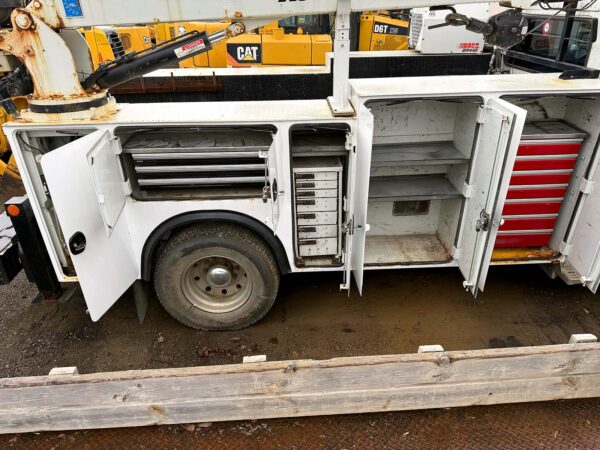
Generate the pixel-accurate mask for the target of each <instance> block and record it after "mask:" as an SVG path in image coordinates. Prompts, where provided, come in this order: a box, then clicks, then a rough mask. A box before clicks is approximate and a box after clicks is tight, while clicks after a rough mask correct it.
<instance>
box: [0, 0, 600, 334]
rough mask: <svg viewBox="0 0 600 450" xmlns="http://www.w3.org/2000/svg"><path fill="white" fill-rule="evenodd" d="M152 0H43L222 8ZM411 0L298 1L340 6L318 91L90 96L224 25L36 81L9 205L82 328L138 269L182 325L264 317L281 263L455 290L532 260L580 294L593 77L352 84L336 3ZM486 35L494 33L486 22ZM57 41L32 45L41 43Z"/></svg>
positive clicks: (589, 270) (205, 11)
mask: <svg viewBox="0 0 600 450" xmlns="http://www.w3.org/2000/svg"><path fill="white" fill-rule="evenodd" d="M48 3H53V2H45V3H44V4H48ZM121 3H122V2H121ZM168 3H169V2H167V1H159V0H155V1H153V2H148V1H146V2H145V8H143V10H137V9H135V8H134V9H135V11H134V10H130V9H129V8H128V7H127V6H124V5H122V4H121V7H120V8H112V7H111V6H115V4H116V0H114V1H113V0H108V1H104V2H102V5H100V6H98V5H97V4H94V5H95V6H94V7H93V8H92V6H91V5H92V3H90V2H84V1H82V2H81V9H80V10H77V11H74V12H73V11H71V15H69V14H67V12H66V11H64V10H63V9H62V5H61V4H57V5H55V6H56V7H57V9H55V11H59V14H61V21H59V22H61V23H63V24H64V26H67V27H69V26H84V25H86V26H88V25H90V26H91V25H98V23H96V22H95V20H101V19H104V18H105V17H107V16H105V15H103V11H110V14H112V16H111V17H112V18H113V21H115V22H118V23H130V22H132V21H134V20H133V19H132V17H134V16H135V17H137V19H135V21H136V22H139V21H144V20H146V19H147V18H150V17H160V18H161V19H162V20H165V21H167V20H168V21H172V22H176V21H178V20H179V21H180V20H183V19H184V16H187V17H188V18H191V17H193V18H195V19H199V20H215V19H217V18H219V17H217V15H218V14H222V11H220V9H219V3H220V2H210V1H207V2H203V4H202V6H198V3H197V2H193V1H191V0H190V1H183V0H180V1H179V2H177V3H178V5H180V7H181V10H180V14H181V16H180V15H178V14H179V13H178V14H175V13H173V12H172V11H174V10H173V9H169V8H167V4H168ZM424 3H425V2H414V1H406V0H405V1H388V0H381V1H372V2H359V1H354V2H349V1H346V0H340V1H339V2H336V1H329V2H327V1H325V2H320V4H321V5H322V8H324V9H326V10H325V11H322V10H319V11H311V12H314V13H321V12H328V11H335V10H336V8H337V19H336V27H337V32H336V42H335V49H336V64H335V67H334V76H335V77H334V89H333V92H334V95H333V96H332V97H330V98H329V99H323V100H299V101H286V102H281V101H262V102H221V103H177V104H170V103H161V104H119V105H117V104H115V102H114V100H111V99H110V98H106V93H105V91H104V90H103V89H105V88H107V87H109V86H111V85H114V84H115V83H118V82H122V81H123V80H124V79H127V77H131V74H132V73H134V74H139V73H141V71H142V69H141V68H142V67H144V68H146V67H148V66H149V65H151V64H152V61H156V60H160V61H161V63H160V64H162V63H163V61H165V59H168V58H170V61H169V62H171V61H173V60H178V59H181V57H191V56H193V55H194V54H197V53H199V52H201V51H207V50H209V49H210V48H211V46H212V45H213V44H214V43H216V42H218V40H220V39H222V38H223V35H224V34H225V31H223V32H219V34H217V35H211V36H208V35H206V33H204V34H202V33H200V34H194V35H191V36H183V37H182V38H181V40H177V41H175V42H174V43H172V44H167V45H166V46H163V47H158V48H157V50H156V52H161V53H160V58H159V57H158V55H157V54H156V53H155V52H154V51H150V52H148V53H147V54H145V53H141V54H139V55H136V56H134V57H133V58H128V60H127V61H124V62H122V63H117V64H115V65H114V66H108V67H105V68H104V69H103V68H101V69H100V71H97V72H96V73H94V74H92V75H91V76H90V77H89V78H87V79H86V80H84V81H83V82H82V84H83V86H84V88H82V87H81V85H80V84H79V81H78V80H71V81H73V82H72V83H70V84H69V83H67V82H66V81H65V79H64V78H51V79H49V80H46V82H45V84H39V85H38V86H37V90H36V92H35V93H34V96H33V97H32V98H31V100H30V111H28V112H27V113H23V114H22V115H21V119H18V120H15V121H13V122H11V123H9V124H7V125H5V127H4V130H5V132H6V134H7V136H8V139H9V141H10V144H11V146H12V148H13V149H14V152H15V157H16V158H17V161H18V164H19V167H20V170H21V173H22V175H23V180H24V183H25V186H26V188H27V192H28V196H29V198H28V200H23V199H16V200H13V201H12V202H9V207H8V212H9V214H10V215H11V216H12V220H13V223H14V224H15V229H17V233H19V230H21V229H23V228H24V226H25V225H28V226H29V227H30V228H31V224H32V223H34V224H35V225H37V227H39V237H38V239H39V240H41V241H42V242H43V250H44V251H45V252H46V253H45V255H46V256H44V257H42V258H39V259H38V260H37V261H36V263H37V264H38V265H39V264H42V263H43V262H44V263H45V264H46V266H45V267H47V266H48V265H50V266H51V267H52V268H53V273H52V276H54V275H55V276H56V278H55V281H56V282H55V283H54V285H56V284H58V283H57V282H64V283H68V282H79V284H80V285H81V289H82V291H83V294H84V296H85V300H86V303H87V306H88V310H89V314H90V316H91V318H92V320H99V319H100V318H101V317H102V315H103V314H104V313H105V312H106V311H107V310H108V309H109V308H110V307H111V306H112V305H113V304H114V303H115V302H116V301H117V300H118V299H119V297H120V296H121V295H122V294H123V293H125V292H126V291H127V290H128V289H130V288H131V287H132V286H134V288H135V291H136V292H137V293H138V294H139V293H140V292H141V291H142V289H141V288H140V289H138V288H139V287H140V286H143V285H144V283H151V284H153V285H154V287H155V289H156V293H157V295H158V298H159V300H160V301H161V303H162V304H163V306H164V307H165V309H166V310H167V311H168V312H169V313H170V314H171V315H173V317H175V318H176V319H177V320H179V321H180V322H182V323H183V324H185V325H188V326H191V327H194V328H200V329H236V328H241V327H245V326H248V325H250V324H252V323H254V322H256V321H257V320H259V319H260V318H262V317H263V316H264V315H265V314H266V313H267V311H268V310H269V309H270V307H271V306H272V305H273V302H274V301H275V299H276V296H277V290H278V286H279V281H280V277H281V276H282V275H284V274H288V273H297V272H317V271H319V272H325V271H329V272H336V273H338V274H339V277H340V285H341V288H342V289H343V290H346V291H350V289H357V290H358V291H362V288H363V278H364V277H363V276H364V271H365V270H376V269H392V268H393V269H411V268H429V267H431V268H439V267H455V268H457V269H458V270H457V283H463V285H464V287H465V289H468V290H469V291H471V292H472V293H473V294H474V295H475V294H477V292H478V291H480V290H482V289H483V288H484V286H485V280H486V276H487V274H488V271H489V270H490V267H492V266H493V265H495V264H504V265H506V264H515V265H518V264H533V263H535V264H540V265H543V266H544V267H546V268H547V270H548V271H549V272H550V273H551V274H553V275H555V276H561V277H563V278H564V279H565V280H566V281H568V282H571V283H578V284H583V285H585V286H587V287H588V288H589V289H591V290H593V291H595V290H596V289H597V288H598V284H599V281H600V252H599V251H598V250H599V249H600V214H599V211H600V196H599V195H598V192H599V190H598V189H596V188H595V187H596V184H597V182H598V181H600V173H599V171H598V167H599V164H600V153H599V152H598V150H597V143H598V141H599V137H600V136H599V133H600V81H598V80H597V79H576V80H562V79H560V78H559V75H558V74H541V75H529V74H525V75H496V76H468V77H467V76H465V77H462V76H448V77H419V78H415V79H406V78H403V79H393V78H391V79H361V80H351V81H348V65H347V62H348V53H349V49H348V45H347V44H348V33H347V26H348V17H349V16H350V12H351V11H352V10H359V9H360V8H361V7H362V8H363V9H373V8H390V9H391V8H410V7H413V6H425V4H424ZM236 4H238V6H240V8H241V7H242V6H244V7H245V9H244V11H246V15H244V20H245V22H242V23H240V22H235V21H234V22H232V24H231V25H230V28H228V31H227V32H229V33H230V34H236V33H237V34H239V33H242V32H243V31H244V26H242V25H245V26H247V27H256V26H260V25H261V24H262V23H263V22H266V23H268V22H270V21H272V20H273V19H274V18H277V17H280V16H285V15H294V14H301V13H307V12H308V11H310V2H290V3H287V2H283V3H282V2H279V4H277V6H273V4H271V2H267V1H261V2H256V1H253V2H244V1H241V0H240V1H238V2H236ZM28 11H31V10H28ZM20 14H24V13H23V12H19V10H17V12H16V13H15V15H14V16H13V20H14V21H15V22H17V23H21V22H23V20H22V19H20ZM48 14H50V13H48ZM140 15H141V16H142V17H139V16H140ZM95 17H98V18H99V19H94V18H95ZM222 18H224V19H227V18H229V17H222ZM232 19H235V17H232ZM35 20H37V19H35ZM261 20H262V21H263V22H261ZM48 21H50V20H49V19H48ZM482 23H483V25H489V27H492V25H490V23H495V24H498V23H502V24H505V23H508V28H507V29H508V30H517V31H515V32H514V33H515V34H514V35H513V36H510V33H505V34H503V38H502V39H505V38H506V37H507V35H509V37H510V39H522V35H523V34H524V33H525V31H524V30H523V29H522V28H520V27H516V26H515V24H519V23H521V18H520V17H519V16H518V14H517V15H515V13H514V12H513V11H509V12H508V13H502V15H501V16H500V17H498V16H496V17H495V18H494V19H491V21H490V23H487V24H486V23H484V22H482ZM502 26H504V25H502ZM492 28H493V27H492ZM38 29H44V28H43V26H39V27H38ZM486 30H487V31H488V34H487V35H486V39H492V38H491V36H493V39H494V40H495V42H496V43H497V44H499V45H500V44H501V42H500V41H499V39H500V34H494V33H492V32H490V31H489V30H490V28H486ZM505 31H506V30H505ZM52 36H53V35H51V34H50V33H48V36H45V39H46V40H48V41H50V43H51V44H56V45H57V46H58V45H59V42H58V41H55V40H52ZM496 39H498V40H496ZM502 43H506V42H505V41H502ZM48 45H50V44H48ZM1 46H2V43H1V42H0V47H1ZM48 48H50V47H48ZM25 55H26V54H25ZM69 55H70V54H69ZM165 55H167V56H168V58H167V56H165ZM173 55H175V56H173ZM24 58H25V61H26V63H27V64H29V66H28V67H30V68H31V69H40V65H42V67H41V69H43V62H40V61H38V60H35V59H27V57H26V56H25V57H24ZM157 64H158V63H157ZM65 66H66V67H65V70H67V69H68V65H67V64H66V63H65ZM53 67H56V66H53ZM61 67H62V66H61ZM30 72H32V73H35V71H34V70H30ZM42 72H43V70H42ZM63 75H64V74H63ZM67 81H68V80H67ZM75 81H76V83H75ZM51 89H61V90H62V92H67V93H68V92H69V91H68V89H72V90H73V91H72V92H71V93H70V94H69V95H67V94H65V95H64V98H61V99H60V100H56V99H52V100H49V99H48V98H46V97H45V96H44V95H43V94H44V93H45V92H48V91H49V90H51ZM86 89H87V90H86ZM73 92H76V93H78V94H77V95H76V94H74V93H73ZM65 102H66V103H65ZM65 105H66V106H65ZM90 105H94V106H93V108H90ZM19 239H21V236H19ZM34 240H35V239H34ZM34 240H32V241H31V242H33V241H34ZM38 250H39V249H38ZM25 253H26V252H25ZM29 266H31V264H29ZM352 279H353V280H354V281H352ZM46 280H48V277H46ZM52 283H53V282H52V281H50V282H49V284H50V285H51V286H52ZM353 284H355V285H356V287H353ZM136 296H137V297H139V295H137V294H136Z"/></svg>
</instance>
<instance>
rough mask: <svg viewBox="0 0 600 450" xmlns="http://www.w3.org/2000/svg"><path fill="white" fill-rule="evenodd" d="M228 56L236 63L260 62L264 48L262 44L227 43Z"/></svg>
mask: <svg viewBox="0 0 600 450" xmlns="http://www.w3.org/2000/svg"><path fill="white" fill-rule="evenodd" d="M227 56H228V58H229V60H230V62H231V63H233V64H234V65H236V64H260V63H261V62H262V48H261V45H260V44H227Z"/></svg>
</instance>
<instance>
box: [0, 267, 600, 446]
mask: <svg viewBox="0 0 600 450" xmlns="http://www.w3.org/2000/svg"><path fill="white" fill-rule="evenodd" d="M339 282H340V277H339V275H336V274H317V275H314V274H312V275H293V276H288V277H285V278H284V280H283V284H282V288H281V293H280V296H279V300H278V301H277V303H276V305H275V307H274V308H273V310H272V311H271V312H270V313H269V314H268V315H267V316H266V318H265V319H263V320H262V321H261V322H260V323H258V324H257V325H255V326H253V327H251V328H248V329H246V330H243V331H237V332H198V331H194V330H190V329H187V328H184V327H183V326H182V325H179V324H178V323H177V322H175V321H174V320H173V319H171V318H170V317H169V316H168V315H167V313H166V312H165V311H164V310H163V309H162V308H161V306H160V305H159V304H158V303H157V302H153V303H151V305H150V308H149V311H148V316H147V318H146V321H145V322H144V324H143V325H140V324H139V323H138V321H137V318H136V312H135V307H134V305H133V301H132V299H131V298H130V297H128V296H125V297H124V298H122V299H121V300H120V301H119V302H118V303H117V305H116V306H115V307H114V308H113V309H111V310H110V311H109V312H108V314H107V315H106V316H105V317H103V318H102V319H101V320H100V321H99V322H97V323H93V322H92V321H91V320H90V319H89V318H88V317H87V316H86V313H85V305H84V302H83V299H82V298H81V296H80V295H79V294H76V295H75V296H73V297H72V298H71V300H69V301H68V302H66V303H40V304H32V300H33V299H34V297H35V295H36V291H35V288H34V287H33V286H32V285H30V284H29V283H28V282H27V281H26V280H25V279H24V277H23V276H20V277H19V278H18V279H17V280H15V282H13V284H12V285H11V286H9V287H0V335H1V336H2V337H3V338H2V344H1V345H0V378H1V377H14V376H23V375H43V374H46V373H48V371H49V370H50V369H51V368H53V367H56V366H77V367H78V368H79V371H80V372H82V373H89V372H97V371H106V370H123V369H148V368H162V367H177V366H194V365H208V364H223V363H237V362H240V361H241V359H242V356H244V355H250V354H266V355H267V356H268V358H269V359H270V360H277V359H286V358H318V359H321V358H330V357H333V356H350V355H366V354H385V353H404V352H414V351H416V349H417V347H418V346H419V345H421V344H442V345H443V346H444V347H445V348H446V349H448V350H457V349H478V348H491V347H505V346H522V345H542V344H557V343H564V342H567V341H568V339H569V336H570V335H571V334H573V333H584V332H587V333H595V334H598V335H600V301H599V297H598V296H595V295H592V294H591V293H589V292H588V291H587V290H586V289H584V288H582V287H579V286H571V287H569V286H566V285H564V284H563V283H562V282H561V281H560V280H550V279H548V278H547V277H546V275H544V274H543V273H542V271H541V270H539V269H538V268H536V267H533V266H524V267H519V268H508V267H499V268H493V269H492V271H491V274H490V277H489V281H488V285H487V288H486V292H485V293H483V294H481V295H480V296H478V298H477V299H473V297H471V295H470V294H468V293H466V292H465V291H464V290H463V289H462V282H461V277H460V274H459V272H458V270H415V271H411V270H407V271H396V272H392V271H381V272H369V273H367V274H366V276H365V291H364V296H363V297H359V296H358V295H357V294H356V293H353V294H352V295H351V296H350V298H348V297H347V296H345V295H344V294H341V293H340V292H339V290H338V285H339ZM599 414H600V399H591V400H574V401H559V402H551V403H531V404H523V405H499V406H486V407H479V406H478V407H472V408H456V409H442V410H430V411H408V412H399V413H385V414H365V415H355V416H331V417H316V418H295V419H277V420H262V421H244V422H229V423H214V424H188V425H173V426H161V427H147V428H129V429H113V430H94V431H77V432H62V433H61V432H57V433H32V434H22V435H4V436H0V448H11V449H19V448H27V449H30V448H33V449H71V448H77V449H88V448H89V449H96V448H107V449H109V448H110V449H121V448H122V449H130V448H139V449H148V448H182V449H185V448H202V449H212V448H214V449H224V448H249V449H269V448H273V449H305V448H309V449H312V448H327V449H352V448H357V449H371V448H372V449H388V448H389V449H396V448H406V449H421V448H422V449H447V448H464V449H478V450H481V449H485V448H514V449H521V448H561V449H562V448H564V449H589V448H600V444H599V443H600V427H599V422H598V420H597V417H598V416H599Z"/></svg>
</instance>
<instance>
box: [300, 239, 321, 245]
mask: <svg viewBox="0 0 600 450" xmlns="http://www.w3.org/2000/svg"><path fill="white" fill-rule="evenodd" d="M300 245H317V240H316V239H308V240H304V241H300Z"/></svg>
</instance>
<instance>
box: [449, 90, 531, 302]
mask: <svg viewBox="0 0 600 450" xmlns="http://www.w3.org/2000/svg"><path fill="white" fill-rule="evenodd" d="M525 116H526V111H525V110H523V109H521V108H518V107H516V106H514V105H512V104H510V103H508V102H505V101H504V100H500V99H489V100H488V101H486V103H485V104H484V105H482V106H481V107H480V111H479V114H478V122H479V128H478V132H477V138H476V142H475V147H474V149H473V156H472V162H471V169H470V173H469V180H468V182H467V185H466V187H465V190H466V194H467V198H466V200H465V209H464V215H463V222H462V230H461V235H460V237H459V242H458V250H459V252H458V265H459V267H460V270H461V272H462V274H463V276H464V277H465V282H464V286H465V287H466V288H467V289H469V290H470V291H471V292H472V293H473V295H477V292H478V291H479V290H483V287H484V285H485V280H486V278H487V272H488V269H489V264H490V260H491V257H492V251H493V249H494V242H495V241H496V235H497V233H498V228H499V227H500V220H501V214H502V208H503V207H504V200H505V199H506V193H507V191H508V185H509V183H510V174H511V172H512V168H513V165H514V162H515V157H516V154H517V150H518V147H519V141H520V139H521V133H522V131H523V126H524V124H525Z"/></svg>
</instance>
